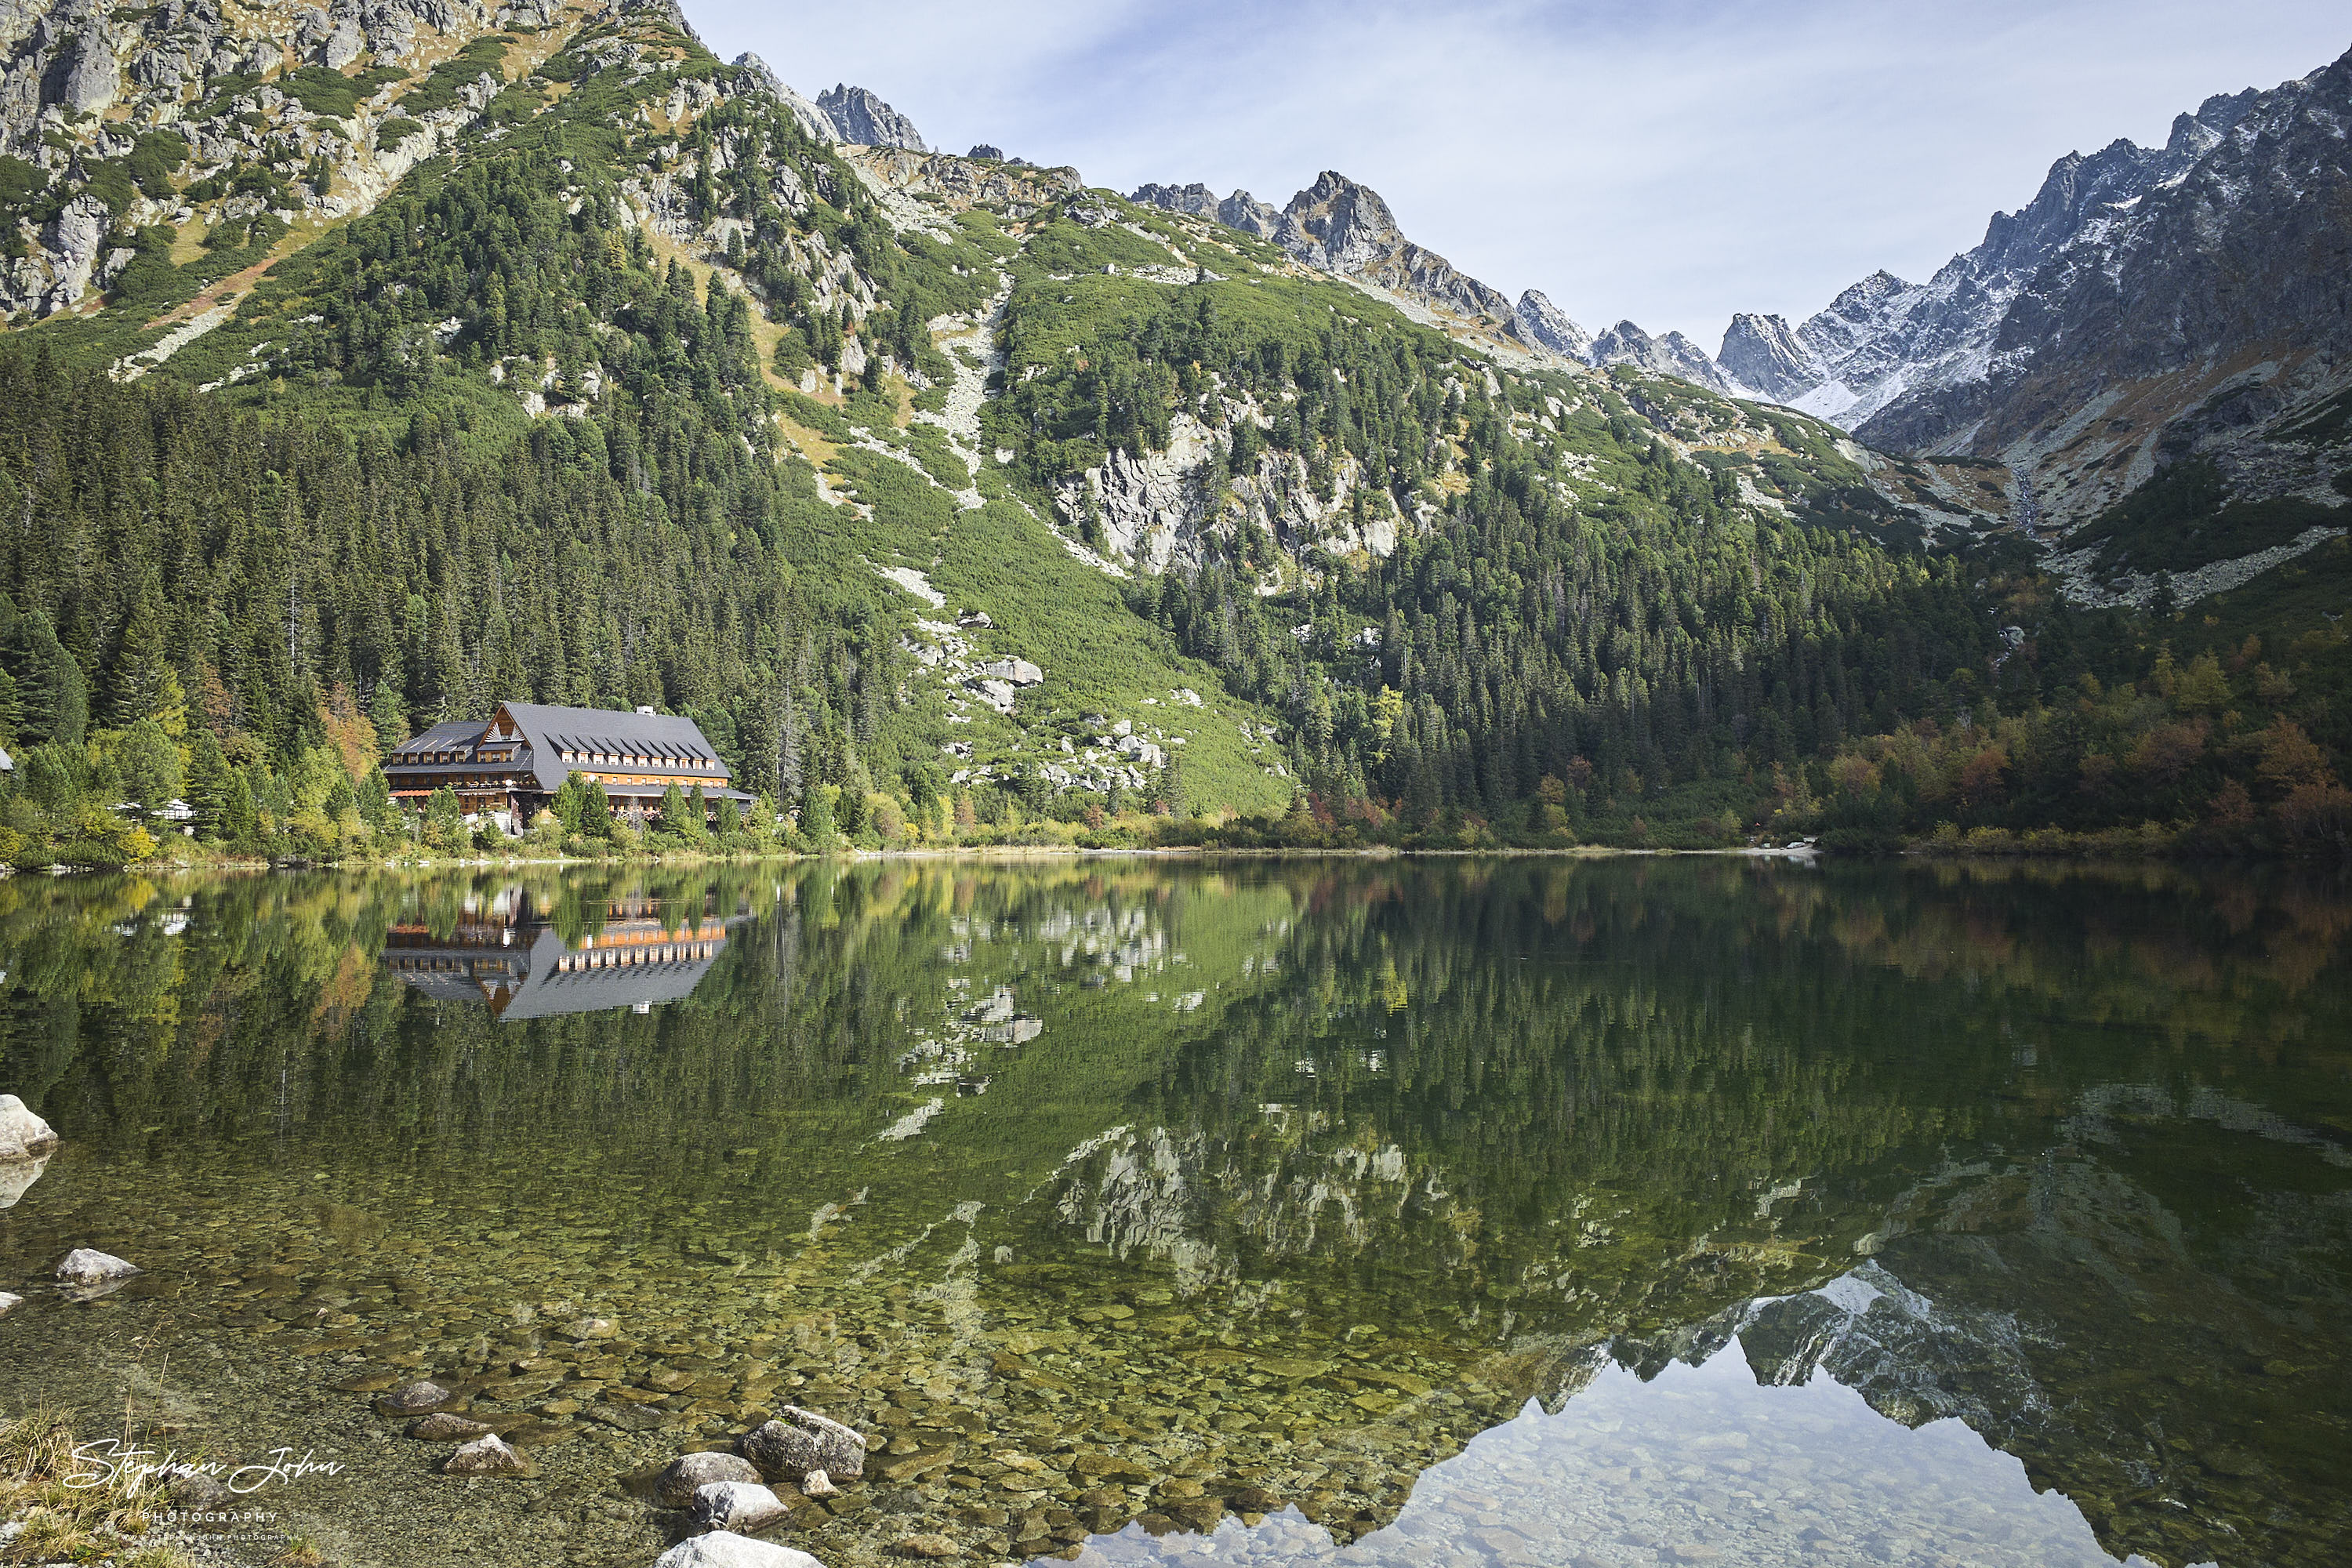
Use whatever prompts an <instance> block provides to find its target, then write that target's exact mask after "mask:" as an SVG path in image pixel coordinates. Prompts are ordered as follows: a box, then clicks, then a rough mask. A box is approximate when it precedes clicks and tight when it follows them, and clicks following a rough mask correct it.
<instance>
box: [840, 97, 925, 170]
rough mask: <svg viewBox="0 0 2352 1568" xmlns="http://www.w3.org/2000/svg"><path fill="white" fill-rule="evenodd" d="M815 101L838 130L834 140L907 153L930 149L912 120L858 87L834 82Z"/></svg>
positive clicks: (922, 151)
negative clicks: (830, 88)
mask: <svg viewBox="0 0 2352 1568" xmlns="http://www.w3.org/2000/svg"><path fill="white" fill-rule="evenodd" d="M816 103H817V107H818V108H819V109H822V110H824V112H825V114H826V115H827V116H828V117H830V118H831V120H832V121H833V123H834V126H835V129H836V130H837V131H838V132H840V134H839V136H838V137H837V138H836V140H839V141H842V142H849V143H851V144H852V145H854V146H858V147H897V148H900V149H903V150H904V151H906V152H908V153H928V152H929V151H930V149H929V147H927V146H925V145H924V144H923V138H922V136H921V135H920V134H919V132H917V131H916V130H915V122H914V121H911V120H909V119H908V118H907V117H906V116H905V115H903V114H901V113H899V112H898V110H895V109H893V108H891V107H890V106H889V105H888V104H887V103H885V102H883V101H882V100H880V99H879V98H877V97H876V96H875V95H874V94H873V93H871V92H869V91H867V90H866V89H864V88H862V87H846V86H843V85H841V84H839V83H835V86H834V88H833V90H832V91H830V92H823V93H819V94H818V95H817V100H816Z"/></svg>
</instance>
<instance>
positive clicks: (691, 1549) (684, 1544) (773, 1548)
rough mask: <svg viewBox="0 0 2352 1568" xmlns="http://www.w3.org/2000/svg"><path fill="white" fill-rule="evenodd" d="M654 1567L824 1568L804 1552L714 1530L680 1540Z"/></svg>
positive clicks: (658, 1558)
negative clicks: (706, 1533)
mask: <svg viewBox="0 0 2352 1568" xmlns="http://www.w3.org/2000/svg"><path fill="white" fill-rule="evenodd" d="M654 1568H824V1563H819V1562H818V1561H817V1560H816V1559H815V1558H814V1557H812V1556H810V1555H809V1554H808V1553H807V1552H795V1551H793V1549H792V1548H791V1547H789V1546H778V1545H776V1544H774V1543H773V1542H766V1541H754V1540H752V1539H751V1537H750V1536H748V1535H738V1534H736V1533H735V1532H734V1531H730V1530H714V1531H711V1532H710V1533H709V1535H698V1536H696V1537H694V1538H693V1539H692V1540H690V1541H681V1542H678V1543H677V1545H676V1546H673V1547H671V1548H670V1549H669V1550H668V1551H667V1552H663V1553H662V1554H661V1555H660V1556H659V1557H656V1558H655V1559H654Z"/></svg>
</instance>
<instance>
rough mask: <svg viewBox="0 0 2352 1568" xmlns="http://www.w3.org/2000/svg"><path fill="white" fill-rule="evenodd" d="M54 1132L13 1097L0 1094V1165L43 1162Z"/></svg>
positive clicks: (53, 1142) (55, 1141)
mask: <svg viewBox="0 0 2352 1568" xmlns="http://www.w3.org/2000/svg"><path fill="white" fill-rule="evenodd" d="M57 1146H58V1135H57V1132H56V1131H54V1130H53V1129H52V1128H51V1127H50V1126H49V1124H48V1123H47V1122H46V1121H42V1120H41V1119H40V1118H39V1117H37V1116H36V1115H34V1114H33V1112H32V1110H31V1108H30V1107H28V1106H26V1103H25V1102H24V1101H23V1100H19V1099H17V1098H16V1096H15V1095H13V1094H0V1163H9V1162H13V1161H19V1160H38V1159H42V1158H45V1157H46V1156H47V1154H48V1152H49V1151H50V1150H52V1149H54V1148H56V1147H57Z"/></svg>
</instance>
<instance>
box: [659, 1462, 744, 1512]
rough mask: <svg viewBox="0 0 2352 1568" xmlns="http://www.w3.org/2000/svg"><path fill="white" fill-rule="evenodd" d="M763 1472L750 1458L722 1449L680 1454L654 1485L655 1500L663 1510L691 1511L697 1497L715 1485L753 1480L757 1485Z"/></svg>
mask: <svg viewBox="0 0 2352 1568" xmlns="http://www.w3.org/2000/svg"><path fill="white" fill-rule="evenodd" d="M760 1479H761V1476H760V1472H759V1471H758V1470H757V1469H755V1468H752V1465H751V1461H750V1460H749V1459H746V1458H739V1457H738V1456H736V1455H733V1454H730V1453H725V1452H722V1451H719V1450H716V1449H713V1450H710V1451H708V1452H704V1453H699V1454H680V1455H679V1456H678V1457H677V1458H675V1459H672V1460H671V1461H670V1462H669V1468H667V1469H666V1470H664V1471H662V1473H661V1476H660V1478H659V1479H656V1481H655V1482H654V1500H655V1501H656V1502H658V1503H659V1504H661V1506H662V1507H664V1508H688V1507H691V1506H692V1505H693V1502H694V1494H695V1493H697V1492H698V1491H700V1490H701V1489H703V1488H704V1487H707V1486H709V1485H711V1484H713V1483H714V1482H722V1481H751V1482H753V1483H755V1484H756V1483H757V1482H758V1481H759V1480H760Z"/></svg>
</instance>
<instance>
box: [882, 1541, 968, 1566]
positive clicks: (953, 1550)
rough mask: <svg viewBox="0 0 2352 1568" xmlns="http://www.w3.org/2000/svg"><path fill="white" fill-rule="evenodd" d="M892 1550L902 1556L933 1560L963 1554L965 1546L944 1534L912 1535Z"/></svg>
mask: <svg viewBox="0 0 2352 1568" xmlns="http://www.w3.org/2000/svg"><path fill="white" fill-rule="evenodd" d="M890 1550H891V1551H892V1552H896V1553H897V1554H898V1555H899V1556H901V1557H921V1558H929V1559H933V1560H938V1559H943V1558H949V1557H961V1556H962V1555H963V1548H962V1547H961V1546H958V1545H957V1544H956V1543H955V1542H952V1541H950V1540H949V1539H948V1538H947V1537H946V1536H944V1535H910V1536H908V1537H907V1539H906V1540H904V1541H901V1542H898V1545H896V1546H893V1547H892V1548H890Z"/></svg>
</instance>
